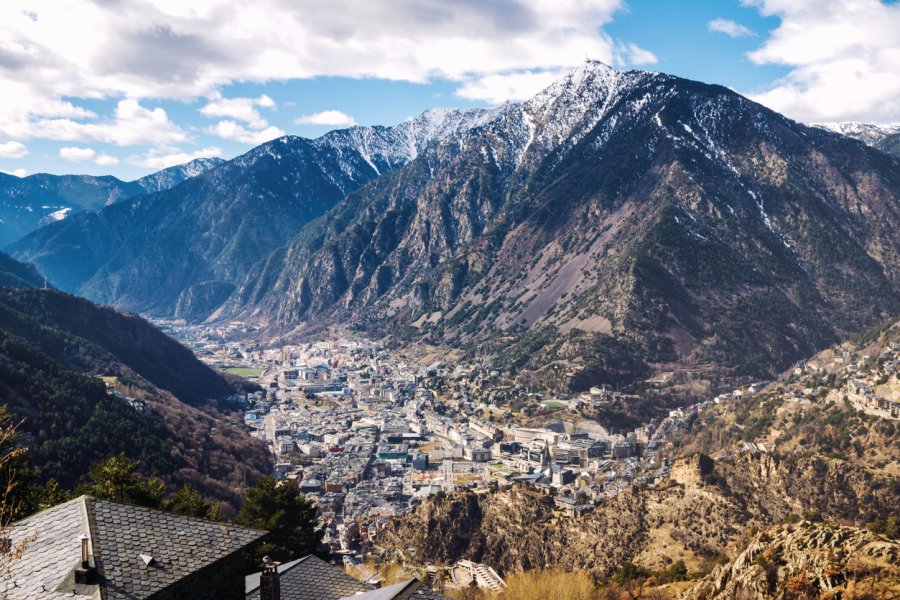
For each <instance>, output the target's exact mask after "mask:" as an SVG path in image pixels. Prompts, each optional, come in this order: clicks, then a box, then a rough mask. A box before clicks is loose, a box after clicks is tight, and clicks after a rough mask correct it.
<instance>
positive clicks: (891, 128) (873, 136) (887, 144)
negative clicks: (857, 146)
mask: <svg viewBox="0 0 900 600" xmlns="http://www.w3.org/2000/svg"><path fill="white" fill-rule="evenodd" d="M813 126H814V127H820V128H822V129H828V130H829V131H834V132H835V133H840V134H842V135H846V136H847V137H850V138H853V139H855V140H859V141H861V142H863V143H866V144H868V145H870V146H872V147H873V148H878V149H879V150H881V151H883V152H887V153H888V154H893V155H894V156H897V157H900V125H872V124H870V123H859V122H857V121H842V122H836V123H814V124H813Z"/></svg>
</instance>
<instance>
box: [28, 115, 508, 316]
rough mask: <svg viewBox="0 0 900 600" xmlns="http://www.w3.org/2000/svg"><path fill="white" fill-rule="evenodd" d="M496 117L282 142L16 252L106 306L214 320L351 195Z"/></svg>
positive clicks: (423, 120) (73, 223) (437, 119)
mask: <svg viewBox="0 0 900 600" xmlns="http://www.w3.org/2000/svg"><path fill="white" fill-rule="evenodd" d="M490 114H491V112H490V111H478V110H469V111H440V110H434V111H428V112H426V113H424V114H423V115H421V116H419V117H417V118H415V119H412V120H410V121H407V122H405V123H402V124H400V125H398V126H396V127H389V128H386V127H353V128H350V129H346V130H341V131H335V132H331V133H329V134H326V135H325V136H323V137H321V138H318V139H316V140H308V139H303V138H298V137H284V138H281V139H277V140H273V141H272V142H269V143H266V144H263V145H262V146H259V147H258V148H255V149H253V150H251V151H250V152H248V153H247V154H245V155H243V156H240V157H238V158H236V159H234V160H232V161H229V162H227V163H225V164H224V165H221V166H219V167H217V168H216V169H214V170H213V171H210V172H208V173H206V174H204V175H201V176H199V177H195V178H193V179H190V180H188V181H187V182H185V183H184V184H182V185H179V186H177V187H175V188H172V189H169V190H166V191H163V192H161V193H159V194H151V195H147V196H142V197H139V198H135V199H133V200H131V201H128V202H120V203H118V204H115V205H113V206H108V207H106V208H105V209H103V210H101V211H100V212H99V213H97V214H89V213H84V214H81V215H77V216H75V217H73V218H70V219H67V220H66V221H65V222H61V223H55V224H53V225H50V226H47V227H44V228H42V229H40V230H38V231H36V232H34V233H33V234H31V235H29V236H27V237H26V238H25V239H23V240H21V241H20V242H18V243H17V244H15V245H13V246H12V247H11V250H10V251H11V253H12V254H13V255H14V256H16V257H18V258H20V259H22V260H28V261H31V262H34V263H35V264H36V265H37V267H38V268H39V269H40V270H41V272H43V273H45V274H46V275H47V276H48V277H49V278H50V281H51V282H52V283H53V284H54V285H56V286H57V287H59V288H61V289H64V290H67V291H70V292H73V293H78V294H80V295H83V296H86V297H88V298H90V299H92V300H95V301H97V302H102V303H108V304H114V305H116V306H119V307H124V308H127V309H129V310H138V311H142V312H146V313H152V314H159V315H172V314H174V315H175V316H179V317H188V318H200V319H202V318H205V317H206V316H207V315H208V314H209V313H210V312H211V311H212V310H213V309H214V308H216V307H217V306H219V305H220V304H221V303H222V302H223V301H224V300H225V299H226V298H227V297H228V296H229V294H230V293H231V292H232V290H233V289H234V284H235V283H237V282H239V281H240V280H241V279H242V278H243V277H244V276H245V275H246V273H247V271H248V270H249V269H250V267H251V266H252V265H254V264H255V263H256V262H257V261H259V260H261V259H262V258H264V257H265V256H266V255H268V254H269V253H270V252H272V251H273V250H275V249H276V248H278V247H280V246H282V245H283V244H285V243H286V242H287V241H288V240H290V239H291V238H292V237H294V236H295V235H296V234H297V232H299V231H300V230H301V228H302V227H303V226H304V225H305V224H306V223H308V222H309V221H311V220H313V219H315V218H317V217H320V216H321V215H323V214H324V213H325V212H326V211H328V210H329V209H330V208H331V207H332V206H334V204H335V203H337V202H338V201H339V200H340V199H341V198H343V197H344V196H345V195H346V194H348V193H349V192H351V191H353V190H355V189H357V188H358V187H360V186H361V185H363V184H364V183H366V182H367V181H369V180H371V179H373V178H375V177H377V176H379V175H380V174H382V173H386V172H388V171H391V170H392V169H395V168H396V167H399V166H401V165H403V164H405V163H406V162H407V161H408V160H410V159H411V158H413V157H415V156H416V155H417V153H418V152H419V151H420V150H421V149H422V148H424V147H425V145H427V144H428V143H429V142H430V141H431V140H433V139H435V138H438V137H441V136H443V135H447V134H449V133H451V132H454V131H458V130H462V129H465V128H467V127H471V126H474V125H476V124H478V123H479V122H480V121H481V120H482V118H484V117H485V115H490Z"/></svg>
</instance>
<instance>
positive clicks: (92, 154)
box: [59, 146, 119, 167]
mask: <svg viewBox="0 0 900 600" xmlns="http://www.w3.org/2000/svg"><path fill="white" fill-rule="evenodd" d="M59 155H60V157H62V158H64V159H66V160H71V161H73V162H86V161H90V162H93V163H96V164H98V165H100V166H103V167H109V166H112V165H117V164H119V159H118V158H116V157H115V156H112V155H109V154H106V153H100V154H98V153H97V151H96V150H94V149H93V148H79V147H77V146H66V147H64V148H60V149H59Z"/></svg>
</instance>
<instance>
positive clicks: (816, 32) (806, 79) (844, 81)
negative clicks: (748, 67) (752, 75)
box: [744, 0, 900, 123]
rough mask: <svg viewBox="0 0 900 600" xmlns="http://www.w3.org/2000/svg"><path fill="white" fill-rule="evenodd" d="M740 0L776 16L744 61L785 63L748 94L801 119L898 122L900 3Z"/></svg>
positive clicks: (848, 0) (899, 95) (870, 0)
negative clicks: (761, 88) (768, 83)
mask: <svg viewBox="0 0 900 600" xmlns="http://www.w3.org/2000/svg"><path fill="white" fill-rule="evenodd" d="M744 2H745V3H746V4H748V5H751V6H755V7H756V8H757V9H758V10H759V11H760V12H761V13H762V14H764V15H768V16H777V17H779V18H780V19H781V24H780V25H779V26H778V27H777V28H776V29H775V30H774V31H773V32H772V33H771V34H770V36H769V37H768V39H766V40H765V42H764V43H763V44H762V46H761V47H760V48H758V49H757V50H755V51H753V52H751V53H750V55H749V56H750V59H751V60H752V61H754V62H756V63H758V64H776V65H784V66H787V67H789V68H790V71H789V72H788V74H787V75H786V76H785V77H784V78H783V79H781V80H780V81H778V82H776V84H775V85H774V86H773V87H772V88H771V89H769V90H767V91H765V92H762V93H759V94H755V95H751V97H752V98H753V99H754V100H757V101H758V102H761V103H762V104H765V105H767V106H769V107H771V108H773V109H774V110H777V111H779V112H782V113H784V114H786V115H788V116H790V117H792V118H795V119H799V120H802V121H814V122H819V121H848V120H858V121H868V122H881V123H889V122H896V121H900V68H898V66H897V65H900V4H896V3H885V2H881V1H879V0H844V1H841V2H838V1H835V0H832V1H815V0H744Z"/></svg>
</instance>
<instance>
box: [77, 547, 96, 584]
mask: <svg viewBox="0 0 900 600" xmlns="http://www.w3.org/2000/svg"><path fill="white" fill-rule="evenodd" d="M90 539H91V538H89V537H88V536H86V535H83V536H81V563H80V564H79V565H78V567H77V568H76V569H75V583H80V584H85V585H92V584H95V583H97V567H95V566H93V565H91V556H90V552H89V542H90Z"/></svg>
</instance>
